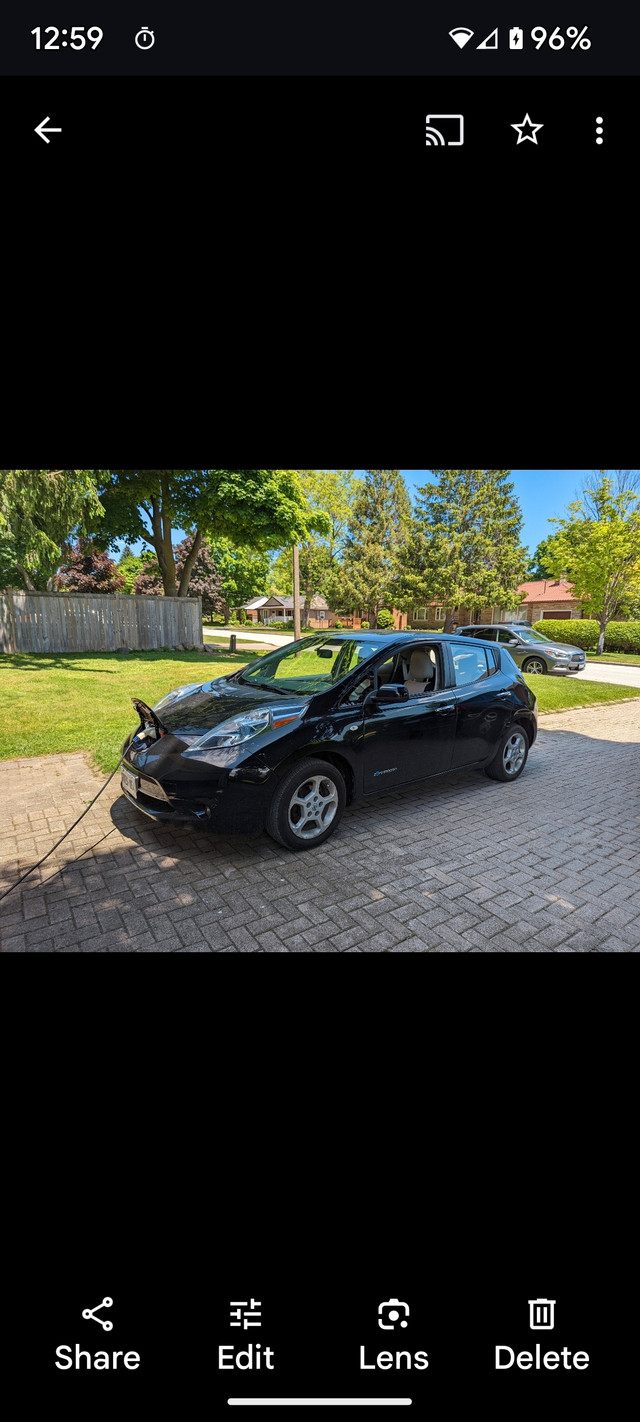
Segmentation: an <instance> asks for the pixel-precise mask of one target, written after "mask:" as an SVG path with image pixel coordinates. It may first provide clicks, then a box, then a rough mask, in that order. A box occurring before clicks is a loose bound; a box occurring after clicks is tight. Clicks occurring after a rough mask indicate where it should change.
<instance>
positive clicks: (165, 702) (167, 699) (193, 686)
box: [153, 681, 202, 711]
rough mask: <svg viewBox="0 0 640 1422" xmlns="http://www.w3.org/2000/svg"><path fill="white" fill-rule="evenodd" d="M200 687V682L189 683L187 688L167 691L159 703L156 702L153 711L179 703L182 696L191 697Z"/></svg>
mask: <svg viewBox="0 0 640 1422" xmlns="http://www.w3.org/2000/svg"><path fill="white" fill-rule="evenodd" d="M201 686H202V682H201V681H190V682H189V685H188V686H178V687H177V688H176V690H175V691H168V692H167V695H166V696H163V698H162V700H161V701H156V704H155V706H154V708H153V710H154V711H159V710H160V707H161V706H170V705H171V703H172V702H174V701H179V700H180V698H181V697H182V696H191V695H192V694H193V692H194V691H199V690H200V687H201Z"/></svg>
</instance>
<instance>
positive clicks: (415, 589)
mask: <svg viewBox="0 0 640 1422" xmlns="http://www.w3.org/2000/svg"><path fill="white" fill-rule="evenodd" d="M510 472H511V471H510V470H508V469H432V470H431V473H432V474H434V475H435V476H436V482H434V483H428V484H425V485H424V487H423V488H421V489H418V498H417V501H416V511H415V515H414V519H413V524H412V529H411V535H410V539H409V546H408V549H407V557H406V565H405V569H404V572H403V574H402V577H401V580H400V581H401V588H402V594H403V596H404V599H405V606H406V605H407V604H408V603H413V604H414V605H417V604H424V603H429V602H431V601H432V600H433V599H436V600H437V601H438V602H441V603H443V604H444V607H445V623H444V630H445V632H450V631H451V628H452V626H453V623H454V620H455V617H456V613H457V611H458V608H459V607H461V606H467V607H468V606H471V607H486V606H487V605H488V604H489V605H493V604H498V605H500V606H503V607H513V606H514V604H515V603H517V601H518V598H517V588H518V584H519V583H520V582H522V579H523V576H524V572H525V569H526V549H525V548H523V547H522V545H521V543H520V530H521V528H522V513H521V510H520V505H519V503H518V500H517V498H516V496H515V493H514V486H513V484H512V483H511V482H510V481H509V474H510Z"/></svg>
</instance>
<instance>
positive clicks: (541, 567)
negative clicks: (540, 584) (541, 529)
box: [524, 538, 553, 582]
mask: <svg viewBox="0 0 640 1422" xmlns="http://www.w3.org/2000/svg"><path fill="white" fill-rule="evenodd" d="M550 543H551V538H543V539H541V541H540V543H539V544H538V546H537V548H536V549H535V550H534V552H533V553H532V554H531V557H530V559H529V562H528V564H527V568H526V571H525V575H524V576H525V578H526V579H528V580H529V581H531V582H533V581H534V579H540V578H552V577H553V573H552V572H551V570H550V560H551V555H550Z"/></svg>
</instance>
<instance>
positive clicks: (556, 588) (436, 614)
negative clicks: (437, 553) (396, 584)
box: [410, 578, 582, 627]
mask: <svg viewBox="0 0 640 1422" xmlns="http://www.w3.org/2000/svg"><path fill="white" fill-rule="evenodd" d="M518 593H519V594H520V595H521V598H522V601H521V602H517V601H516V603H515V606H514V607H480V608H479V607H459V608H458V612H457V615H456V625H457V626H458V627H465V626H467V625H468V624H469V623H470V622H539V621H540V620H541V619H542V618H543V617H561V618H565V617H566V618H571V617H574V618H575V617H582V611H581V609H580V607H579V605H578V600H577V598H575V597H574V596H573V584H572V583H567V582H564V581H562V580H558V581H555V580H554V579H552V578H544V579H539V580H538V581H536V582H527V583H520V586H519V588H518ZM445 616H446V608H445V607H444V606H443V605H442V604H441V603H438V602H436V601H435V600H434V601H433V602H430V603H428V604H427V606H426V607H416V608H414V610H413V612H412V613H411V614H410V621H411V624H412V626H413V627H438V626H439V625H442V626H444V621H445Z"/></svg>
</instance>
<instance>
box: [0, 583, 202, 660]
mask: <svg viewBox="0 0 640 1422" xmlns="http://www.w3.org/2000/svg"><path fill="white" fill-rule="evenodd" d="M201 642H202V599H201V598H199V597H138V596H133V595H131V596H130V597H129V596H127V595H126V594H123V593H117V594H115V595H114V594H107V593H99V594H98V595H96V594H95V593H32V592H5V593H0V652H114V651H117V650H118V648H119V647H130V648H131V649H132V651H134V650H142V649H150V648H153V647H175V646H176V645H177V643H182V644H183V645H185V644H187V645H188V646H194V645H198V644H199V643H201Z"/></svg>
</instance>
